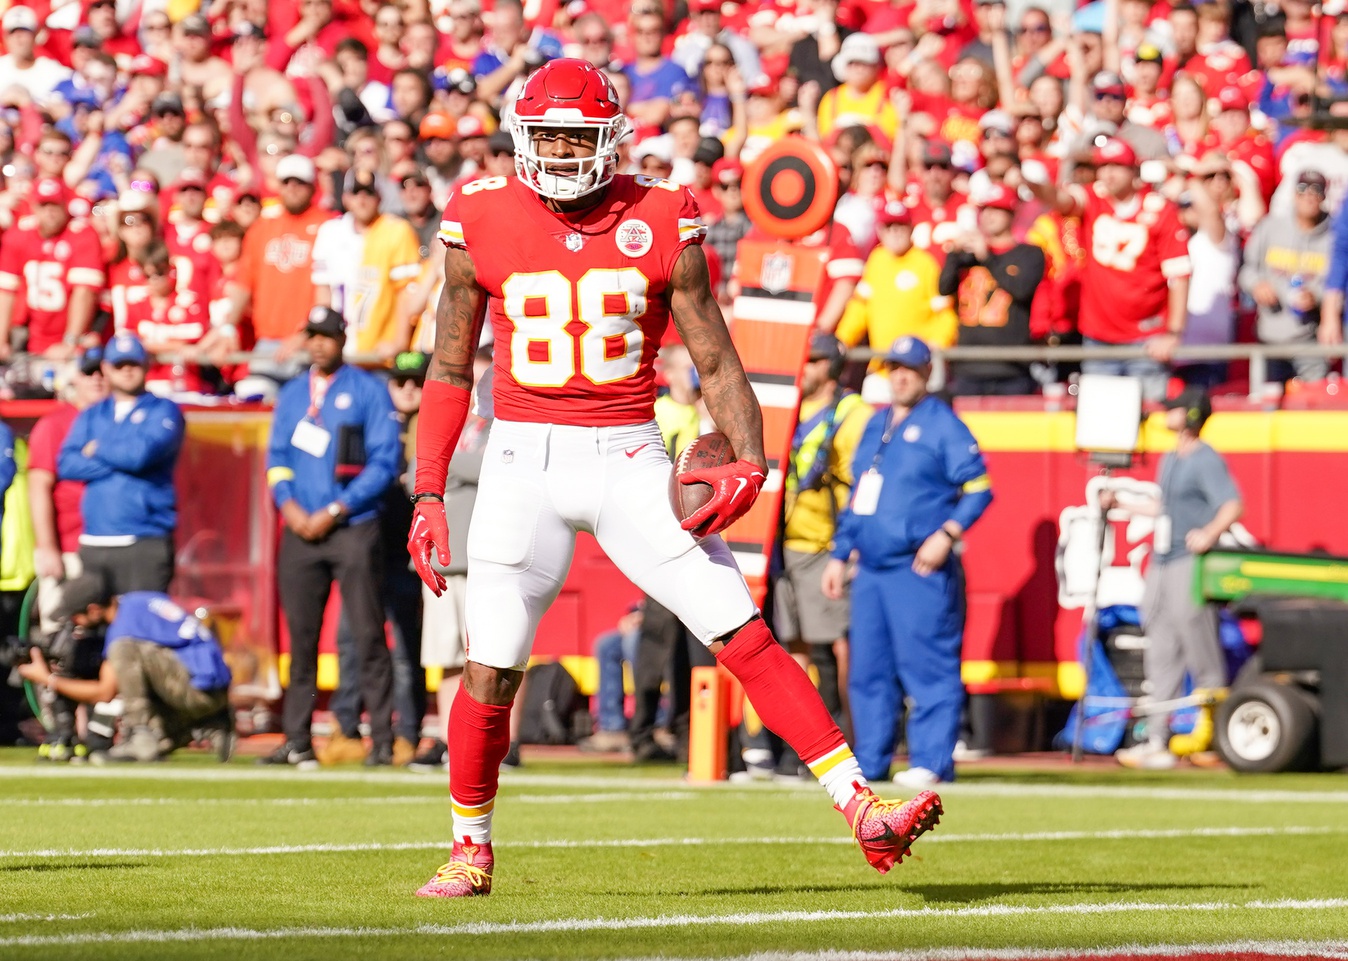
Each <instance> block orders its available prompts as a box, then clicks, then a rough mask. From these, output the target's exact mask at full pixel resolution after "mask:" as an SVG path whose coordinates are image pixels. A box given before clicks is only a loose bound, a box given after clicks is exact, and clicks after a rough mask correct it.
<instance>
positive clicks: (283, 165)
mask: <svg viewBox="0 0 1348 961" xmlns="http://www.w3.org/2000/svg"><path fill="white" fill-rule="evenodd" d="M292 177H293V178H294V179H295V180H303V181H304V182H305V183H307V184H311V183H313V182H314V179H315V177H316V172H315V171H314V162H313V161H312V160H310V159H309V158H308V157H305V156H303V155H302V154H297V153H292V154H289V155H287V156H285V157H282V158H281V159H280V160H279V161H277V163H276V179H277V180H281V181H286V180H290V179H291V178H292Z"/></svg>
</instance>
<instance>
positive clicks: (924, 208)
mask: <svg viewBox="0 0 1348 961" xmlns="http://www.w3.org/2000/svg"><path fill="white" fill-rule="evenodd" d="M903 202H904V204H905V206H907V207H908V209H909V210H910V211H912V215H913V246H915V247H920V248H922V249H923V250H925V251H927V252H928V253H930V254H931V255H932V256H933V257H935V258H936V259H937V261H938V262H941V263H944V262H945V245H946V244H947V243H949V242H950V241H951V240H953V239H954V238H955V235H956V234H957V233H959V232H960V231H961V230H964V229H969V228H972V227H973V225H974V223H975V220H976V215H975V213H974V210H973V208H972V207H969V206H968V198H967V197H965V196H964V194H962V193H959V192H958V191H957V190H955V166H954V161H953V160H952V157H951V150H950V145H949V144H946V143H942V142H941V141H937V140H929V141H927V143H926V144H925V145H924V146H923V148H922V172H921V174H920V175H919V179H918V180H917V182H916V183H910V184H909V187H908V193H907V196H905V197H904V198H903ZM961 216H962V217H963V221H962V222H961V221H960V217H961Z"/></svg>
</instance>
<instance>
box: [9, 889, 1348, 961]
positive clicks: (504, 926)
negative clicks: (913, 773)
mask: <svg viewBox="0 0 1348 961" xmlns="http://www.w3.org/2000/svg"><path fill="white" fill-rule="evenodd" d="M1343 909H1348V900H1344V899H1318V900H1312V901H1293V900H1284V901H1249V902H1246V903H1243V904H1242V903H1235V902H1225V901H1213V902H1205V903H1200V904H1164V903H1155V902H1147V901H1113V902H1105V903H1077V904H1057V905H1014V904H1005V905H1003V904H990V905H985V906H980V907H969V908H892V909H890V910H887V911H755V912H750V913H744V914H706V915H694V914H662V915H657V916H654V917H636V918H556V919H551V920H545V921H512V922H505V923H500V922H492V921H479V922H469V923H466V924H448V925H447V924H418V925H410V926H408V927H406V928H373V927H371V928H351V927H340V928H339V927H296V928H272V929H264V928H242V927H222V928H180V929H176V930H131V931H90V932H78V933H69V934H54V935H40V934H38V935H21V936H17V937H9V938H5V937H0V948H17V947H68V946H71V945H78V944H94V943H98V944H153V943H191V942H201V941H260V940H277V939H285V938H304V939H314V938H362V939H363V938H386V937H405V936H409V935H411V936H417V937H428V936H429V937H464V936H492V937H495V936H500V935H510V934H573V933H589V932H592V931H639V930H650V929H659V928H684V927H704V926H711V925H725V926H729V927H760V926H765V925H780V924H800V923H809V924H819V923H830V922H838V921H895V920H918V921H931V920H938V919H954V920H962V919H965V918H1006V917H1036V916H1038V917H1064V916H1067V917H1070V916H1085V915H1101V914H1148V913H1167V912H1168V913H1176V914H1192V913H1208V914H1212V913H1220V912H1227V911H1240V910H1251V911H1262V910H1278V911H1336V910H1343ZM1078 953H1080V952H1078ZM888 957H894V955H893V954H890V955H888Z"/></svg>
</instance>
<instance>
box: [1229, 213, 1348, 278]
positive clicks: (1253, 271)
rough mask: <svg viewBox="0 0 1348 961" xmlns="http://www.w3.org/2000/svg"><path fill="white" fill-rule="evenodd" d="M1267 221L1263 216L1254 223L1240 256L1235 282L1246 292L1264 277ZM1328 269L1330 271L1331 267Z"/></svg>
mask: <svg viewBox="0 0 1348 961" xmlns="http://www.w3.org/2000/svg"><path fill="white" fill-rule="evenodd" d="M1267 223H1268V218H1267V217H1265V218H1264V219H1263V220H1261V221H1259V223H1257V224H1255V225H1254V229H1253V230H1251V231H1250V239H1249V240H1247V241H1246V242H1245V254H1244V256H1243V257H1241V261H1240V273H1238V274H1237V275H1236V282H1237V284H1238V285H1239V286H1240V289H1241V290H1242V291H1244V292H1245V293H1247V294H1248V293H1250V292H1251V291H1252V290H1254V288H1255V287H1257V286H1258V285H1259V282H1260V281H1262V280H1263V279H1264V266H1265V265H1264V256H1265V250H1264V248H1265V246H1266V241H1265V238H1266V237H1267V236H1268V228H1267V227H1265V226H1264V225H1265V224H1267ZM1330 269H1331V271H1332V270H1333V267H1332V266H1331V268H1330Z"/></svg>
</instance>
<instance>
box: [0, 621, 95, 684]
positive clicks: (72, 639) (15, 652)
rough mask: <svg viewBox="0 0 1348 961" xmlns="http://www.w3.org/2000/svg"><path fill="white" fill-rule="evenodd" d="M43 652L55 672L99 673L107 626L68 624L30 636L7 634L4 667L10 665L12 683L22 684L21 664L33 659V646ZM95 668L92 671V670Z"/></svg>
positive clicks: (1, 644) (0, 643) (1, 657)
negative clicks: (43, 633)
mask: <svg viewBox="0 0 1348 961" xmlns="http://www.w3.org/2000/svg"><path fill="white" fill-rule="evenodd" d="M35 647H36V648H37V649H38V650H39V651H41V652H42V656H43V657H44V658H46V661H47V665H48V666H49V667H50V668H51V670H52V673H53V674H62V675H65V676H67V677H97V676H98V667H99V662H100V661H101V660H102V649H103V629H102V628H101V627H79V626H78V625H76V624H65V625H63V626H62V627H61V629H60V630H59V631H57V632H56V633H55V634H52V635H49V636H46V637H42V638H39V639H37V640H30V639H29V638H26V637H6V638H4V639H3V640H0V670H4V669H6V668H8V669H9V685H10V687H22V686H23V678H22V677H20V676H19V671H18V668H19V666H20V665H21V664H28V663H29V662H31V661H32V660H33V653H32V651H33V648H35ZM90 668H92V673H90Z"/></svg>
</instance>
